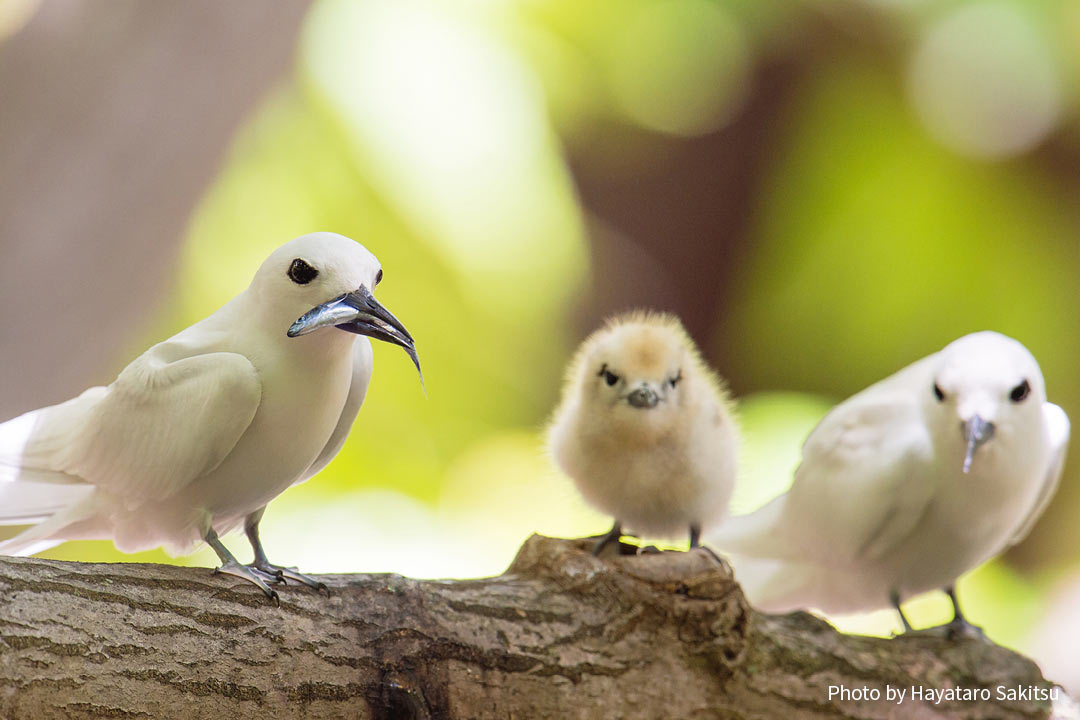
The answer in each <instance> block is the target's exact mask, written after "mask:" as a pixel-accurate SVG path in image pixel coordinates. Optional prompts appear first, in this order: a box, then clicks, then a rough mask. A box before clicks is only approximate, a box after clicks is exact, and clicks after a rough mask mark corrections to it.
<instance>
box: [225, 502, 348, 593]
mask: <svg viewBox="0 0 1080 720" xmlns="http://www.w3.org/2000/svg"><path fill="white" fill-rule="evenodd" d="M265 509H266V508H259V509H258V510H256V511H255V512H253V513H251V514H250V515H248V516H247V519H246V520H245V522H244V534H246V535H247V537H248V541H249V542H250V543H251V549H252V551H253V552H254V554H255V559H254V560H252V561H251V564H250V565H248V567H249V568H251V569H252V570H254V571H255V572H258V573H260V574H262V575H264V576H268V577H271V578H276V579H275V580H271V581H270V582H280V583H284V582H285V581H287V580H292V581H293V582H299V583H303V584H305V585H307V586H308V587H310V588H315V589H316V590H321V591H322V592H325V593H326V594H327V595H329V594H330V589H329V588H327V587H326V583H324V582H320V581H318V580H316V579H315V578H313V577H308V576H307V575H304V574H302V573H298V572H297V571H296V568H294V567H283V566H281V565H274V564H273V563H272V562H270V561H269V560H267V559H266V551H264V550H263V546H262V541H261V540H260V539H259V521H260V520H262V516H263V510H265Z"/></svg>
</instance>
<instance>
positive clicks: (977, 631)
mask: <svg viewBox="0 0 1080 720" xmlns="http://www.w3.org/2000/svg"><path fill="white" fill-rule="evenodd" d="M941 628H942V629H943V630H944V631H945V637H946V638H948V639H949V640H986V633H985V632H983V629H982V628H981V627H979V626H978V625H973V624H972V623H970V622H968V621H967V618H965V617H964V616H963V615H958V616H956V617H954V618H953V619H952V621H951V622H948V623H946V624H944V625H942V626H941ZM931 629H933V628H931Z"/></svg>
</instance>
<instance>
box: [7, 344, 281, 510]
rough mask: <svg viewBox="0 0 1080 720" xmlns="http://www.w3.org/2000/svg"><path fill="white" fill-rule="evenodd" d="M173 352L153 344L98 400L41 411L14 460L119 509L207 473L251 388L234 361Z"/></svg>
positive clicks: (246, 411)
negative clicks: (78, 485)
mask: <svg viewBox="0 0 1080 720" xmlns="http://www.w3.org/2000/svg"><path fill="white" fill-rule="evenodd" d="M180 354H186V353H185V352H184V348H183V346H181V345H179V344H170V343H169V342H166V343H162V344H160V345H156V346H155V347H153V348H151V349H150V350H148V351H147V352H146V353H145V354H144V355H142V356H140V357H139V358H138V359H136V360H135V361H134V362H132V363H131V364H130V365H129V366H128V367H127V368H125V369H124V371H123V372H122V373H121V374H120V376H119V377H118V378H117V379H116V381H115V382H114V383H113V384H112V385H110V386H109V387H108V388H106V390H105V392H104V393H99V394H98V395H99V397H96V398H90V399H89V402H84V403H76V402H75V401H72V403H64V404H63V405H57V406H54V407H53V408H47V409H46V412H48V413H49V414H48V415H46V416H44V417H42V421H41V422H40V423H39V428H38V429H37V430H36V431H35V434H34V436H33V437H31V438H30V441H29V443H28V444H27V450H26V452H25V453H24V455H25V461H24V462H27V463H34V464H38V465H47V467H48V469H50V470H54V471H59V472H63V473H66V474H68V475H73V476H76V477H78V478H81V479H82V480H84V481H85V482H87V483H90V484H92V485H95V486H97V487H99V488H103V489H105V490H108V491H109V492H110V493H113V494H115V495H117V496H119V497H121V498H123V499H124V501H125V502H126V503H127V504H128V505H129V506H136V505H138V504H139V503H140V501H141V500H143V499H147V498H154V499H157V500H160V499H161V498H164V497H168V496H169V495H172V494H173V493H175V492H176V491H178V490H179V489H181V488H183V487H184V486H185V485H187V484H188V483H189V482H191V481H192V480H194V479H195V478H198V477H200V476H202V475H204V474H206V473H208V472H210V471H211V470H213V469H214V468H215V467H217V466H218V465H219V464H220V463H221V461H222V460H224V459H225V457H226V456H227V455H228V454H229V452H230V451H231V450H232V449H233V447H234V446H235V445H236V442H237V441H238V440H239V439H240V436H241V435H243V433H244V431H245V430H246V429H247V427H248V425H249V424H250V423H251V420H252V418H253V417H254V415H255V411H256V410H257V409H258V406H259V399H260V396H261V386H260V383H259V380H258V376H257V373H256V371H255V368H254V367H253V366H252V364H251V362H249V361H248V359H247V358H245V357H243V356H241V355H237V354H235V353H226V352H215V353H207V354H203V355H192V356H188V357H178V358H176V357H175V356H176V355H180ZM170 356H173V357H170Z"/></svg>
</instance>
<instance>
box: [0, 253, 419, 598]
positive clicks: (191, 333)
mask: <svg viewBox="0 0 1080 720" xmlns="http://www.w3.org/2000/svg"><path fill="white" fill-rule="evenodd" d="M381 276H382V270H381V268H380V266H379V263H378V261H377V260H376V259H375V257H374V256H373V255H372V254H371V253H369V252H368V251H367V250H366V249H364V247H363V246H361V245H359V244H358V243H356V242H354V241H352V240H349V239H348V238H345V237H342V236H340V235H335V234H333V233H316V234H312V235H306V236H304V237H301V238H297V239H296V240H293V241H291V242H289V243H286V244H285V245H283V246H282V247H280V248H278V250H276V251H275V252H274V253H273V254H272V255H271V256H270V257H269V258H268V259H267V260H266V261H265V262H264V263H263V265H262V266H261V267H260V268H259V270H258V272H257V273H256V274H255V278H254V280H253V281H252V283H251V285H250V286H249V287H248V288H247V289H246V290H245V291H244V292H242V293H240V294H239V295H238V296H236V297H235V298H234V299H233V300H231V301H229V302H228V303H227V304H226V305H225V306H223V307H222V308H221V309H220V310H218V311H217V312H215V313H214V314H213V315H211V316H209V317H208V318H206V319H205V320H202V321H200V322H198V323H196V324H195V325H192V326H191V327H189V328H187V329H185V330H183V331H181V332H180V333H178V334H176V335H174V336H173V337H171V338H169V339H168V340H166V341H164V342H162V343H159V344H157V345H155V346H153V347H152V348H150V349H149V350H147V351H146V352H145V353H144V354H142V355H141V356H139V357H138V358H136V359H135V360H134V361H133V362H132V363H131V364H130V365H128V366H127V367H126V368H125V369H124V370H123V371H122V372H121V373H120V375H119V377H117V379H116V380H115V381H114V382H113V383H112V384H111V385H109V386H108V387H95V388H91V389H89V390H87V391H86V392H84V393H83V394H82V395H80V396H79V397H77V398H74V399H72V400H69V401H67V402H65V403H61V404H59V405H54V406H52V407H46V408H42V409H40V410H34V411H32V412H29V413H26V414H25V415H22V416H20V417H17V418H15V419H13V420H10V421H8V422H6V423H3V424H2V425H0V522H2V523H5V524H16V523H18V524H21V523H26V522H38V523H39V524H37V525H36V526H34V527H32V528H30V529H28V530H26V531H25V532H23V533H22V534H20V535H18V536H16V537H14V538H12V539H10V540H8V541H6V542H3V543H0V553H4V554H17V553H22V554H29V553H32V552H36V551H39V550H41V549H44V548H45V547H48V546H50V545H55V544H57V543H59V542H62V541H64V540H73V539H112V540H113V541H114V542H115V544H116V546H117V548H119V549H120V550H123V551H126V552H134V551H137V550H142V549H147V548H153V547H157V546H159V545H164V546H166V547H167V548H169V549H170V550H171V551H172V552H175V553H182V552H187V551H188V550H190V549H191V548H192V547H193V546H194V545H196V544H197V543H199V542H201V541H202V540H204V539H205V540H207V541H209V542H210V544H211V545H212V546H214V547H215V550H218V553H219V555H221V556H222V562H223V565H224V566H225V567H224V568H223V569H225V570H226V571H228V572H234V573H235V574H239V575H242V576H244V577H246V578H247V579H249V580H252V581H253V582H256V583H257V584H259V585H260V587H262V588H263V589H264V591H266V592H267V593H268V594H272V591H270V590H269V589H268V588H267V587H266V585H265V583H263V580H265V579H269V580H279V579H281V578H282V576H285V577H293V578H294V579H300V580H304V581H306V580H307V579H306V578H304V577H303V576H300V575H299V574H296V573H290V572H288V571H285V570H284V569H281V568H278V567H277V566H272V565H269V563H266V562H265V556H262V560H263V562H262V563H261V564H263V565H265V566H266V567H261V568H260V567H258V566H259V565H260V562H259V559H260V558H259V556H260V555H261V546H260V545H259V543H258V535H257V527H258V521H259V518H260V517H261V515H262V510H263V508H264V507H265V506H266V504H267V503H268V502H270V500H272V499H273V498H274V497H276V496H277V495H278V494H279V493H281V492H282V491H284V490H285V489H286V488H288V487H289V486H290V485H292V484H294V483H297V482H301V481H303V480H306V479H307V478H309V477H311V476H312V475H314V474H315V473H317V472H318V471H319V470H320V469H322V468H323V467H324V466H325V465H326V464H327V463H328V462H329V461H330V460H331V459H332V458H333V456H334V455H335V454H336V453H337V452H338V450H339V449H340V448H341V446H342V444H343V443H344V440H345V437H346V436H347V434H348V431H349V428H350V427H351V426H352V422H353V419H354V418H355V416H356V413H357V411H358V410H359V408H360V405H361V403H362V402H363V399H364V395H365V393H366V392H367V386H368V381H369V380H370V377H371V367H372V353H371V344H370V342H369V341H368V339H367V338H366V337H363V335H371V336H373V337H378V338H380V339H384V340H388V341H390V342H393V343H395V344H398V345H402V346H404V347H406V349H407V350H408V351H409V352H410V355H413V356H414V359H415V351H414V349H413V344H412V339H411V337H409V335H408V333H407V332H406V331H405V329H404V327H403V326H401V325H400V323H398V322H397V321H396V319H394V318H393V316H392V315H390V314H389V312H387V311H386V310H385V309H384V308H382V306H380V305H379V304H378V303H377V302H375V300H374V298H373V296H372V295H371V292H372V291H374V289H375V285H376V284H377V283H378V280H379V279H381ZM301 316H303V317H301ZM298 318H300V319H299V320H298ZM330 325H335V326H337V327H329V326H330ZM343 330H347V331H348V332H343ZM309 333H310V334H309ZM418 367H419V366H418ZM241 524H245V526H246V527H247V529H248V531H249V538H250V539H251V541H252V544H253V545H254V546H255V550H256V563H255V565H256V568H255V570H254V571H253V570H252V569H249V568H245V567H242V566H237V567H233V566H234V565H235V561H234V560H233V559H232V557H231V555H229V554H228V551H225V550H224V547H223V546H221V544H220V541H218V540H217V537H216V536H217V535H218V534H222V533H225V532H227V531H229V530H231V529H234V528H235V527H238V526H239V525H241ZM223 551H224V555H222V552H223ZM238 568H239V569H238ZM313 584H314V583H313Z"/></svg>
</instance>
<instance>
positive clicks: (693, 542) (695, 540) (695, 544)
mask: <svg viewBox="0 0 1080 720" xmlns="http://www.w3.org/2000/svg"><path fill="white" fill-rule="evenodd" d="M690 549H691V550H695V549H701V550H704V551H705V552H706V553H708V554H709V556H710V557H711V558H712V559H713V560H715V561H716V563H717V564H718V565H720V566H721V567H727V563H726V562H725V561H724V558H722V557H720V556H719V555H718V554H717V553H716V551H715V550H713V549H712V548H711V547H708V546H706V545H702V544H701V526H700V525H698V524H697V523H692V524H691V525H690Z"/></svg>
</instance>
